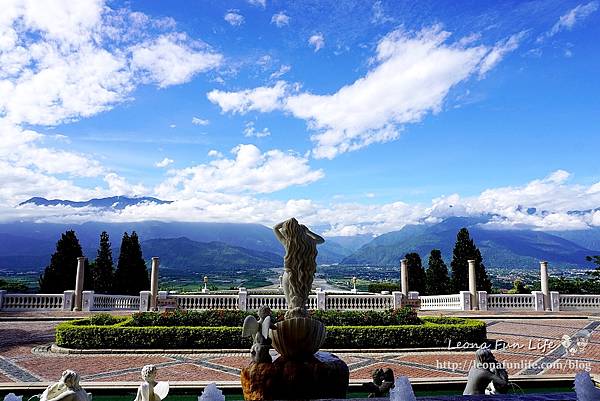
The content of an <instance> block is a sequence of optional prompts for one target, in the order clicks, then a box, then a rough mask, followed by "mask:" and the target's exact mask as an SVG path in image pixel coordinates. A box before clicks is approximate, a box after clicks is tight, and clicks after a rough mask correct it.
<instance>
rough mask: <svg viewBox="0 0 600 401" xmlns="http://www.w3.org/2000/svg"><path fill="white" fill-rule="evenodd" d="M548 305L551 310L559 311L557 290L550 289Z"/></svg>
mask: <svg viewBox="0 0 600 401" xmlns="http://www.w3.org/2000/svg"><path fill="white" fill-rule="evenodd" d="M550 306H551V308H552V312H558V311H560V294H559V293H558V291H550Z"/></svg>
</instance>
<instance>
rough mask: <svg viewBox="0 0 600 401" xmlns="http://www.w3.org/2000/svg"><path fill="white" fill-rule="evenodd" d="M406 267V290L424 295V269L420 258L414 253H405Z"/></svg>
mask: <svg viewBox="0 0 600 401" xmlns="http://www.w3.org/2000/svg"><path fill="white" fill-rule="evenodd" d="M404 257H405V258H406V267H407V270H408V290H409V291H418V292H419V294H425V281H426V279H425V269H423V264H422V263H421V256H419V254H418V253H416V252H411V253H407V254H406V255H405V256H404Z"/></svg>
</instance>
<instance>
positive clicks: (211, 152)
mask: <svg viewBox="0 0 600 401" xmlns="http://www.w3.org/2000/svg"><path fill="white" fill-rule="evenodd" d="M208 156H209V157H223V153H221V152H219V151H218V150H214V149H211V150H209V151H208Z"/></svg>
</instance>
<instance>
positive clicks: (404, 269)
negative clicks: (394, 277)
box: [400, 259, 408, 298]
mask: <svg viewBox="0 0 600 401" xmlns="http://www.w3.org/2000/svg"><path fill="white" fill-rule="evenodd" d="M400 289H401V292H402V295H403V296H405V297H407V298H408V265H407V264H406V259H402V260H401V261H400Z"/></svg>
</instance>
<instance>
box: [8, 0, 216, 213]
mask: <svg viewBox="0 0 600 401" xmlns="http://www.w3.org/2000/svg"><path fill="white" fill-rule="evenodd" d="M175 28H176V24H175V23H174V21H173V20H172V19H170V18H160V19H154V18H151V17H149V16H147V15H145V14H143V13H139V12H132V11H131V10H128V9H125V8H123V9H118V10H114V9H111V8H110V7H109V6H108V5H107V4H106V2H105V1H102V0H81V1H74V2H65V1H45V2H41V1H8V2H3V4H2V13H0V164H1V165H2V166H3V167H2V168H3V174H2V175H1V177H0V188H2V189H1V190H0V202H4V203H9V204H11V203H14V202H20V201H22V200H24V199H26V198H28V197H30V196H32V195H36V196H49V197H62V198H70V199H85V198H89V197H92V196H107V195H121V194H123V193H140V192H141V191H143V190H144V189H143V187H142V186H140V185H139V184H138V185H132V184H129V183H127V181H125V180H124V179H123V178H122V177H120V176H118V175H117V174H116V173H114V172H111V171H110V169H108V168H106V167H104V166H103V165H102V164H101V163H100V162H99V161H98V160H96V157H95V156H90V155H86V154H81V153H78V152H74V151H69V150H64V149H60V148H55V147H51V146H48V142H52V143H53V144H54V145H57V146H59V145H62V146H64V145H65V144H67V145H68V144H69V142H68V138H66V141H63V142H62V143H60V142H58V141H52V139H55V138H57V137H56V136H52V135H44V134H41V133H39V132H36V131H34V130H32V129H24V128H22V127H24V126H26V125H42V126H54V125H57V124H61V123H64V122H69V121H73V120H77V119H80V118H85V117H89V116H92V115H95V114H98V113H100V112H102V111H106V110H109V109H110V108H112V107H114V106H115V105H116V104H118V103H121V102H125V101H128V100H130V99H131V97H130V96H131V93H132V92H133V91H134V90H135V89H136V87H137V86H138V85H140V84H143V83H152V84H157V85H158V86H159V87H166V86H169V85H173V84H178V83H182V82H186V81H188V80H189V79H191V77H192V76H193V75H194V74H196V73H198V72H200V71H205V70H207V69H210V68H214V67H216V66H217V65H219V63H220V60H221V59H222V56H221V55H220V54H218V53H215V52H213V51H212V50H211V49H210V48H209V47H208V46H207V45H205V44H203V43H202V42H199V41H195V40H192V39H190V38H188V37H187V35H185V34H183V33H178V32H176V31H174V29H175ZM63 139H65V138H63ZM81 177H83V178H86V181H87V185H89V182H92V183H93V182H94V181H96V182H98V181H99V182H101V183H103V184H104V185H105V186H104V187H94V188H89V189H88V188H82V187H80V186H79V185H78V183H77V182H78V181H79V180H80V178H81ZM19 182H21V185H19ZM111 191H119V192H118V193H112V192H111Z"/></svg>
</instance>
